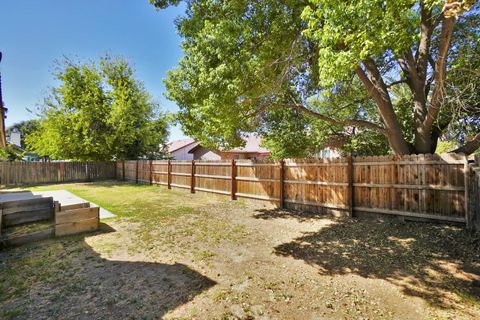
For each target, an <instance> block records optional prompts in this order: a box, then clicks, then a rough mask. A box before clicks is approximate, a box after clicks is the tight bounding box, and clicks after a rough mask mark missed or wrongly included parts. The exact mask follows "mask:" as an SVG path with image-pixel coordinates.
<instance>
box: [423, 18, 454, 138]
mask: <svg viewBox="0 0 480 320" xmlns="http://www.w3.org/2000/svg"><path fill="white" fill-rule="evenodd" d="M454 25H455V17H446V16H444V17H443V19H442V31H441V34H440V45H439V49H438V56H437V62H436V64H435V73H434V76H435V85H434V88H433V93H432V99H431V101H430V106H429V108H428V111H427V114H426V116H425V120H424V122H423V130H424V131H425V132H431V130H432V126H433V124H434V123H435V121H436V120H437V117H438V114H439V112H440V107H441V105H442V103H443V98H444V95H445V77H446V73H447V55H448V50H449V48H450V44H451V42H452V34H453V27H454Z"/></svg>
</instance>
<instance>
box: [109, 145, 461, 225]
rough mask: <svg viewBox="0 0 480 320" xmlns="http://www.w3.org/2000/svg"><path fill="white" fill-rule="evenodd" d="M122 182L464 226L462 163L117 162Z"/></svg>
mask: <svg viewBox="0 0 480 320" xmlns="http://www.w3.org/2000/svg"><path fill="white" fill-rule="evenodd" d="M116 171H117V173H116V174H117V177H118V178H121V179H123V180H131V181H135V182H137V183H138V182H144V183H150V184H160V185H165V186H167V187H168V188H171V187H177V188H185V189H189V190H190V191H191V192H192V193H194V192H196V191H205V192H213V193H219V194H224V195H230V197H231V198H232V199H236V198H237V197H239V198H251V199H257V200H267V201H271V202H276V203H277V204H278V205H279V206H280V207H290V208H296V209H303V210H310V211H311V210H314V211H316V212H326V211H330V210H335V212H344V213H346V214H348V215H350V216H352V215H353V214H354V213H355V214H357V213H365V212H366V213H376V214H392V215H398V216H408V217H415V218H426V219H435V220H443V221H451V222H460V223H465V222H466V221H467V215H468V214H469V210H468V203H469V202H468V188H467V186H468V176H469V166H468V162H467V159H466V157H465V156H463V155H455V154H444V155H409V156H384V157H346V158H336V159H317V160H285V161H283V160H282V161H278V162H273V161H246V160H236V161H235V160H233V161H157V160H154V161H150V160H139V161H123V162H117V165H116Z"/></svg>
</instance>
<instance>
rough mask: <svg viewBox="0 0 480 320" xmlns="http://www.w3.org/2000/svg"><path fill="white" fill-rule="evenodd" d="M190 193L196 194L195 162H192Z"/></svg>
mask: <svg viewBox="0 0 480 320" xmlns="http://www.w3.org/2000/svg"><path fill="white" fill-rule="evenodd" d="M190 171H191V175H190V193H195V160H192V167H191V169H190Z"/></svg>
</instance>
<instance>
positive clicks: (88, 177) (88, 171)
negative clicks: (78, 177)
mask: <svg viewBox="0 0 480 320" xmlns="http://www.w3.org/2000/svg"><path fill="white" fill-rule="evenodd" d="M85 173H86V174H87V181H88V182H90V170H89V168H88V161H87V162H85Z"/></svg>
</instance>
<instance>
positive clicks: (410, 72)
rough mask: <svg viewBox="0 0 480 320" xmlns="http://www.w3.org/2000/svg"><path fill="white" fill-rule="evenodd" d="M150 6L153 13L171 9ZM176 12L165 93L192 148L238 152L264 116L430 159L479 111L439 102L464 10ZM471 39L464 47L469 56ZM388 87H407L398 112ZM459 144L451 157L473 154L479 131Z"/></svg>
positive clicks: (282, 3) (441, 2) (172, 1)
mask: <svg viewBox="0 0 480 320" xmlns="http://www.w3.org/2000/svg"><path fill="white" fill-rule="evenodd" d="M150 1H151V2H152V3H153V4H154V5H155V6H156V7H157V8H159V9H161V8H165V7H167V6H169V5H177V4H179V3H180V2H181V0H150ZM185 2H186V8H187V12H186V15H185V16H184V17H181V18H179V19H178V20H177V27H178V30H179V32H180V34H181V35H182V37H183V39H184V41H183V43H182V47H183V50H184V53H185V55H184V57H183V58H182V60H181V61H180V62H179V66H178V67H177V68H175V69H174V70H172V71H171V72H170V73H169V74H168V78H167V80H166V84H167V89H168V95H169V97H170V98H171V99H173V100H174V101H176V102H177V103H178V105H179V106H180V114H179V120H180V122H181V123H182V124H183V126H184V128H185V130H186V131H187V133H188V134H190V135H192V136H194V137H196V138H197V139H199V140H202V141H204V142H207V143H210V144H215V145H216V146H219V145H227V146H228V145H236V144H239V143H241V139H240V135H241V133H242V132H247V131H255V130H258V128H259V126H261V125H262V121H263V120H264V119H268V117H265V113H271V112H272V110H278V109H290V110H297V111H300V112H302V113H303V115H305V116H307V117H309V118H313V119H316V120H320V121H322V122H325V123H328V124H330V125H332V126H335V127H337V128H344V130H351V128H358V130H357V132H358V131H360V132H362V131H374V132H376V133H377V134H381V135H382V136H383V137H384V138H385V139H386V141H387V142H388V144H389V146H390V148H391V150H392V151H393V152H395V153H397V154H411V153H432V152H434V151H435V149H436V145H437V141H438V139H439V137H440V136H441V135H443V134H445V132H447V131H448V130H452V124H459V123H469V124H472V123H474V122H475V121H476V120H478V108H479V107H478V104H475V103H474V104H473V105H472V104H470V105H468V106H466V107H465V105H464V106H463V107H462V110H461V111H458V110H457V109H456V112H452V106H453V105H458V104H452V103H448V88H449V73H450V72H451V70H453V69H454V68H455V64H456V62H458V59H457V60H453V59H451V57H450V56H449V54H450V53H451V52H452V51H455V50H456V49H458V47H457V44H453V45H452V41H453V40H454V33H455V30H456V27H457V25H458V21H459V20H461V19H468V18H469V17H470V16H475V15H476V14H477V13H478V8H476V6H475V1H474V0H463V1H452V0H446V1H445V0H421V1H418V0H362V1H358V0H355V1H353V0H351V1H335V0H310V1H305V0H303V1H302V0H256V1H252V0H250V1H247V0H223V1H220V0H206V1H205V0H185ZM472 7H473V8H472ZM467 31H469V32H471V31H472V30H471V29H468V30H467ZM473 34H474V35H477V37H475V36H474V37H469V38H467V39H464V40H463V42H464V43H463V45H466V46H471V47H472V46H473V47H474V46H478V29H476V30H473ZM476 41H477V43H475V42H476ZM458 45H461V43H458ZM359 84H360V87H359ZM396 86H406V89H407V90H408V94H409V96H410V100H409V102H410V103H409V104H408V105H407V106H405V104H404V103H403V104H400V105H397V104H396V103H395V101H396V100H397V98H398V97H396V96H395V94H394V88H395V87H396ZM352 88H353V90H358V89H361V90H362V91H363V93H361V94H360V95H359V99H351V98H349V99H345V101H344V103H343V104H342V103H329V102H330V101H337V102H338V101H339V100H340V101H341V97H342V96H343V95H345V94H346V92H347V94H346V95H347V96H348V92H350V91H351V90H352ZM452 92H453V91H452ZM339 96H340V98H339ZM364 96H365V97H366V98H367V99H363V97H364ZM459 96H460V95H459ZM459 96H458V97H459ZM350 97H351V95H350ZM458 97H457V98H458ZM477 102H478V100H477ZM467 104H469V102H467ZM406 108H407V109H406ZM457 111H458V112H457ZM473 127H474V126H472V125H469V128H473ZM470 133H471V134H470V135H469V136H468V137H466V136H467V135H464V137H463V138H464V139H463V138H462V139H463V140H464V142H465V144H464V145H463V146H461V147H460V148H458V149H457V150H456V151H457V152H465V153H472V152H473V151H475V150H476V149H477V148H478V147H479V146H480V134H478V131H477V132H475V131H473V132H470Z"/></svg>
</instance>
